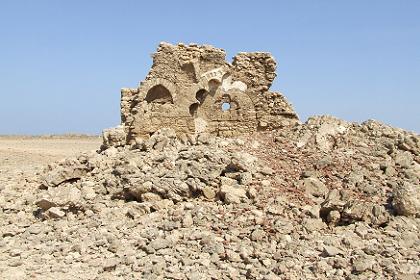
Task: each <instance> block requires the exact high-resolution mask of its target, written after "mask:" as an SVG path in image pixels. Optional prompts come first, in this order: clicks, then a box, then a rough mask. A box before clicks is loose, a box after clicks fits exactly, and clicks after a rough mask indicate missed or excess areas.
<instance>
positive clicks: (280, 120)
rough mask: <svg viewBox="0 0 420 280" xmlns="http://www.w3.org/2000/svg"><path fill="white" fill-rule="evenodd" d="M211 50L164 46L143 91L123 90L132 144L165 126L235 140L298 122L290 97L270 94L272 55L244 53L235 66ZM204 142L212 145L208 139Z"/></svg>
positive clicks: (123, 110) (124, 113)
mask: <svg viewBox="0 0 420 280" xmlns="http://www.w3.org/2000/svg"><path fill="white" fill-rule="evenodd" d="M225 56H226V54H225V51H224V50H222V49H218V48H214V47H211V46H206V45H205V46H198V45H182V44H181V45H171V44H168V43H161V44H160V45H159V47H158V49H157V52H156V53H155V54H154V55H153V66H152V68H151V70H150V72H149V74H148V75H147V77H146V79H145V80H144V81H142V82H141V83H140V84H139V87H138V88H134V89H127V88H124V89H122V90H121V118H122V123H123V125H124V126H125V129H126V131H127V133H128V137H127V141H128V142H129V143H132V142H134V141H135V139H136V138H137V137H148V136H149V135H150V134H151V133H153V132H155V131H157V130H158V129H160V128H161V127H170V128H173V129H174V130H175V131H176V133H177V134H178V135H181V134H200V133H202V132H206V133H207V135H208V134H214V135H223V136H234V135H239V134H243V133H251V132H255V131H257V129H258V130H264V129H272V128H278V127H284V126H289V125H291V124H294V123H296V122H297V120H298V117H297V115H296V113H295V112H294V110H293V109H292V107H291V105H290V104H289V103H288V102H287V101H286V99H285V98H284V96H283V95H282V94H280V93H277V92H270V91H268V90H269V88H270V86H271V83H272V82H273V80H274V78H275V77H276V74H275V70H276V62H275V60H274V58H273V57H272V56H271V55H270V54H269V53H263V52H254V53H240V54H238V55H237V56H235V57H234V58H233V62H232V64H229V63H227V62H226V61H225ZM198 140H199V141H201V142H202V141H206V140H205V139H204V135H203V136H201V137H199V139H198Z"/></svg>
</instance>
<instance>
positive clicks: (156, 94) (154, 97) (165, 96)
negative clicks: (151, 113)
mask: <svg viewBox="0 0 420 280" xmlns="http://www.w3.org/2000/svg"><path fill="white" fill-rule="evenodd" d="M144 100H146V101H147V102H148V103H159V104H165V103H172V104H173V103H174V100H173V99H172V94H171V92H170V91H169V90H168V89H167V88H166V87H164V86H163V85H155V86H153V87H152V88H150V89H149V90H148V91H147V94H146V97H145V98H144Z"/></svg>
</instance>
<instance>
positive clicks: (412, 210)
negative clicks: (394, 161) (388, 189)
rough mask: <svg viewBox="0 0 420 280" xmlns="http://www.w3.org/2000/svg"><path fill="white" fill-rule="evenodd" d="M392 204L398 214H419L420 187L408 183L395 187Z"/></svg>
mask: <svg viewBox="0 0 420 280" xmlns="http://www.w3.org/2000/svg"><path fill="white" fill-rule="evenodd" d="M392 205H393V207H394V209H395V211H396V212H397V214H399V215H403V216H418V215H420V187H419V186H415V185H413V184H410V183H405V184H403V185H402V186H398V187H395V188H394V191H393V198H392Z"/></svg>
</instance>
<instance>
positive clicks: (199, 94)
mask: <svg viewBox="0 0 420 280" xmlns="http://www.w3.org/2000/svg"><path fill="white" fill-rule="evenodd" d="M207 93H208V92H207V91H206V90H205V89H200V90H199V91H197V93H196V94H195V99H197V100H198V102H200V104H203V102H204V99H206V96H207Z"/></svg>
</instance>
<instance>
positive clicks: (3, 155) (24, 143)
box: [0, 136, 102, 183]
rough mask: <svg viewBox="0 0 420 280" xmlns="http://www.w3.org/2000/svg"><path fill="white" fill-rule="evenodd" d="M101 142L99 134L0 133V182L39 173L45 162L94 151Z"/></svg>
mask: <svg viewBox="0 0 420 280" xmlns="http://www.w3.org/2000/svg"><path fill="white" fill-rule="evenodd" d="M101 143H102V139H101V138H100V137H99V136H98V137H94V136H92V137H91V136H86V137H83V136H80V137H73V136H53V137H43V136H40V137H36V136H34V137H31V136H27V137H26V136H0V183H5V182H9V183H10V181H16V179H17V178H19V177H20V176H21V175H23V173H25V175H30V173H32V174H33V173H36V172H39V171H41V170H42V169H43V168H44V167H45V166H46V165H47V164H48V163H51V162H54V161H57V160H60V159H64V158H68V157H72V156H75V155H77V154H80V153H81V152H88V151H94V150H97V149H98V148H99V147H100V145H101Z"/></svg>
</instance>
